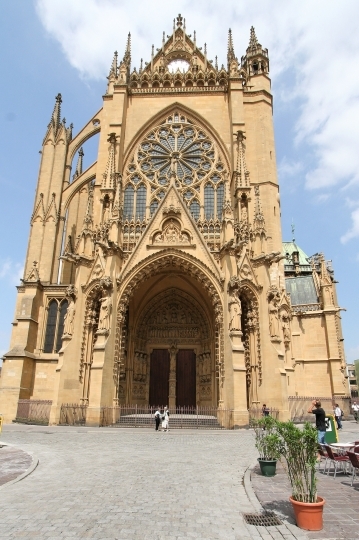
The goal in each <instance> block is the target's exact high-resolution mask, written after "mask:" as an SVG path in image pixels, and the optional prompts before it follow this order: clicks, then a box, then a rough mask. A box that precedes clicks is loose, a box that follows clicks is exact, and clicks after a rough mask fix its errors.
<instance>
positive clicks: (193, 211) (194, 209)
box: [189, 201, 199, 219]
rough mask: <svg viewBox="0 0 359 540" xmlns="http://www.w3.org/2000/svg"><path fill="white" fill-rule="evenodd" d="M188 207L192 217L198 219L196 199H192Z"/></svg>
mask: <svg viewBox="0 0 359 540" xmlns="http://www.w3.org/2000/svg"><path fill="white" fill-rule="evenodd" d="M189 209H190V212H191V214H192V216H193V217H194V219H199V203H198V202H197V201H193V202H192V203H191V205H190V207H189Z"/></svg>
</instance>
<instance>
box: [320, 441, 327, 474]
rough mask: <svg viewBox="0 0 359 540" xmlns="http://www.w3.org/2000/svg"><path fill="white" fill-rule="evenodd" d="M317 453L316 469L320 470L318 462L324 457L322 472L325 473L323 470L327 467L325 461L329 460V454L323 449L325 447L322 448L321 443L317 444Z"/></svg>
mask: <svg viewBox="0 0 359 540" xmlns="http://www.w3.org/2000/svg"><path fill="white" fill-rule="evenodd" d="M318 454H319V455H320V462H319V467H318V470H319V471H320V464H321V462H322V460H323V459H325V462H324V470H323V472H324V474H325V470H326V468H327V463H328V461H329V456H328V454H327V452H326V451H325V448H324V445H323V444H318Z"/></svg>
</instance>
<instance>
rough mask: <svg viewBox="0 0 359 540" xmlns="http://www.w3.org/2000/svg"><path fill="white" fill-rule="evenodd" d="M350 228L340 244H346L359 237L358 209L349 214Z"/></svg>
mask: <svg viewBox="0 0 359 540" xmlns="http://www.w3.org/2000/svg"><path fill="white" fill-rule="evenodd" d="M351 219H352V227H351V228H350V229H349V231H347V232H346V233H345V234H344V235H343V236H342V237H341V239H340V240H341V242H342V243H343V244H346V243H347V242H348V241H349V240H351V239H352V238H355V237H356V236H359V208H356V210H354V211H353V212H352V213H351Z"/></svg>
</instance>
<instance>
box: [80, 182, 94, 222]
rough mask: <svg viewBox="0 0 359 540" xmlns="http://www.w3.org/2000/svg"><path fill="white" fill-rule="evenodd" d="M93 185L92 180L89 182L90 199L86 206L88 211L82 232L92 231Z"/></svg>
mask: <svg viewBox="0 0 359 540" xmlns="http://www.w3.org/2000/svg"><path fill="white" fill-rule="evenodd" d="M92 216H93V185H92V182H90V183H89V184H88V199H87V206H86V213H85V216H84V221H83V226H82V232H87V231H92V226H93V219H92Z"/></svg>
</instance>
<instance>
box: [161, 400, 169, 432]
mask: <svg viewBox="0 0 359 540" xmlns="http://www.w3.org/2000/svg"><path fill="white" fill-rule="evenodd" d="M162 418H163V420H162V431H169V429H168V423H169V419H170V413H169V412H168V407H167V405H166V407H165V408H164V410H163V416H162Z"/></svg>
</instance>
